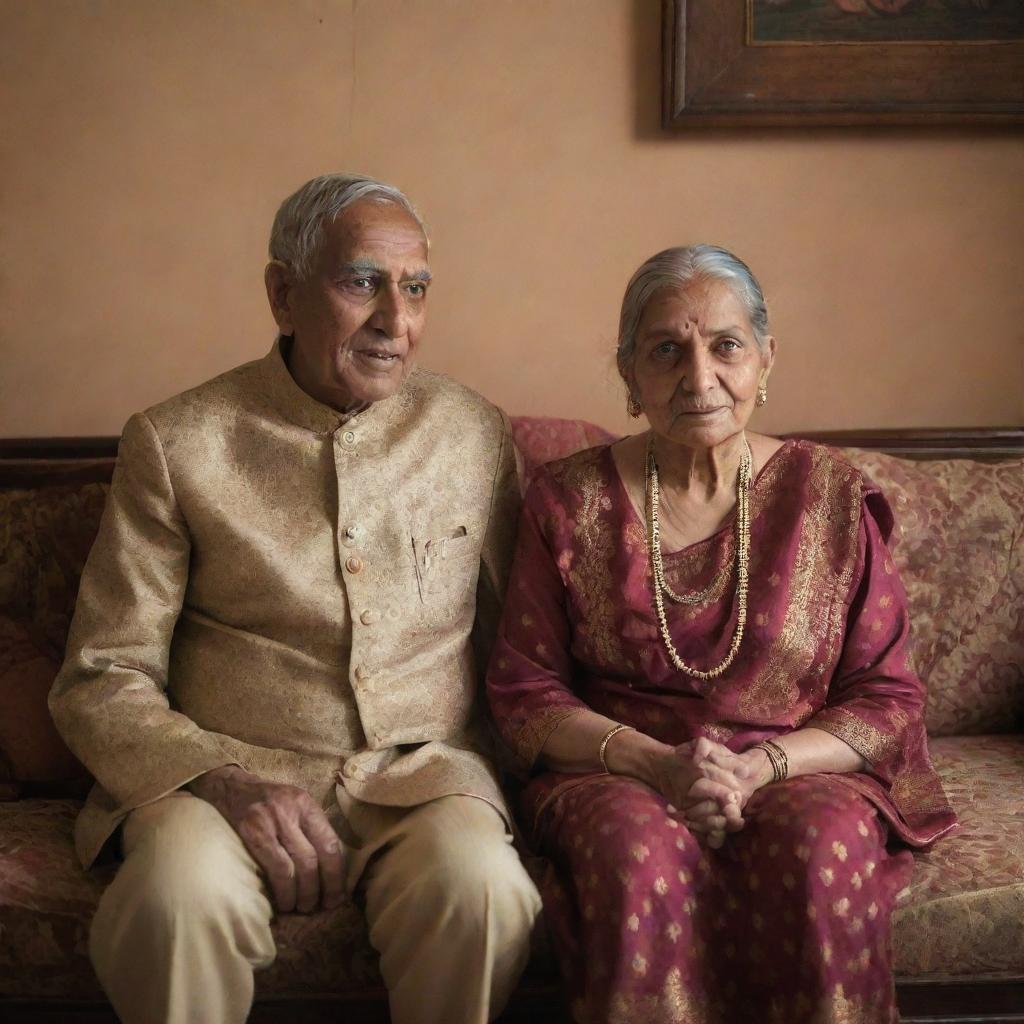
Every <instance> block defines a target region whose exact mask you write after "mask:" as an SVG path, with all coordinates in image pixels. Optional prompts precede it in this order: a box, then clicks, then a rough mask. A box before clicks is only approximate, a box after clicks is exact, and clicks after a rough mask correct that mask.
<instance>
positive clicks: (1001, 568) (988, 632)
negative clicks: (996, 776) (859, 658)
mask: <svg viewBox="0 0 1024 1024" xmlns="http://www.w3.org/2000/svg"><path fill="white" fill-rule="evenodd" d="M843 454H844V455H845V456H846V457H847V458H848V459H849V460H850V461H851V462H852V463H853V464H854V465H855V466H857V467H858V468H859V469H860V470H862V471H863V472H864V473H866V474H867V475H868V476H869V477H870V478H871V479H872V480H874V482H875V483H877V484H878V486H879V487H881V488H882V490H883V492H884V493H885V495H886V496H887V497H888V499H889V502H890V504H891V505H892V508H893V512H894V513H895V515H896V526H897V528H896V532H895V534H894V538H893V542H892V547H893V556H894V558H895V561H896V563H897V565H898V566H899V568H900V571H901V574H902V576H903V581H904V584H905V585H906V588H907V597H908V600H909V602H910V611H911V621H912V625H913V630H914V638H915V662H916V665H917V670H918V672H919V673H920V675H921V678H922V679H923V680H924V681H925V683H926V684H927V686H928V708H927V713H926V721H927V725H928V732H929V734H930V735H932V736H948V735H964V734H968V733H975V734H981V733H1001V732H1016V731H1018V730H1019V729H1020V727H1021V724H1022V722H1024V538H1022V536H1021V533H1022V519H1021V509H1022V508H1024V462H1022V461H1020V460H1013V461H1008V462H997V463H981V462H972V461H969V460H966V459H947V460H935V461H926V462H915V461H913V460H909V459H899V458H894V457H893V456H891V455H883V454H881V453H879V452H869V451H863V450H860V449H856V448H848V449H844V450H843Z"/></svg>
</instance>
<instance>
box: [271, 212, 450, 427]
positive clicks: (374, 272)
mask: <svg viewBox="0 0 1024 1024" xmlns="http://www.w3.org/2000/svg"><path fill="white" fill-rule="evenodd" d="M429 283H430V273H429V271H428V269H427V242H426V239H425V238H424V237H423V232H422V230H421V229H420V226H419V225H418V224H417V223H416V221H415V220H414V219H413V217H411V216H410V215H409V214H408V213H406V211H405V210H403V209H402V208H401V207H400V206H396V205H394V204H393V203H377V202H373V201H370V200H364V201H362V202H358V203H355V204H353V205H352V206H349V207H347V208H346V209H344V210H342V212H341V213H340V214H339V215H338V217H337V218H336V219H335V220H334V221H333V223H330V224H325V225H324V229H323V242H322V244H321V246H320V252H319V253H318V255H317V258H316V263H315V265H314V266H313V268H312V271H311V273H310V276H309V278H308V279H306V280H302V281H299V280H295V278H294V276H293V275H292V273H291V272H290V271H289V270H288V269H287V268H285V267H284V266H282V265H281V264H280V263H271V264H270V265H269V266H268V267H267V294H268V296H269V297H270V304H271V307H272V309H273V310H274V317H275V319H276V320H277V324H278V327H279V328H280V330H281V333H282V334H286V335H288V334H290V335H292V336H293V337H294V339H295V340H294V343H293V345H292V350H291V353H290V357H289V369H290V370H291V373H292V376H293V377H294V378H295V381H296V383H297V384H298V385H299V386H300V387H301V388H302V389H303V390H304V391H306V392H307V393H308V394H310V395H312V396H313V397H314V398H316V399H317V400H318V401H321V402H323V403H324V404H326V405H330V406H332V407H333V408H335V409H339V410H342V411H345V410H347V409H350V408H352V407H353V406H357V405H361V404H364V403H366V402H378V401H380V400H381V399H384V398H389V397H390V396H391V395H393V394H395V393H396V392H397V391H398V390H399V389H400V388H401V386H402V384H403V383H404V382H405V378H406V377H407V376H408V375H409V371H410V370H411V369H412V367H413V363H414V360H415V355H416V348H417V346H418V344H419V340H420V336H421V334H422V332H423V325H424V322H425V319H426V298H427V287H428V285H429Z"/></svg>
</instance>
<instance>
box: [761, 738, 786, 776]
mask: <svg viewBox="0 0 1024 1024" xmlns="http://www.w3.org/2000/svg"><path fill="white" fill-rule="evenodd" d="M754 746H755V747H756V748H757V749H758V750H763V751H764V752H765V754H766V755H767V757H768V763H769V764H770V765H771V766H772V782H783V781H784V780H785V779H787V778H789V758H788V757H787V756H786V751H785V750H784V749H783V748H782V747H781V746H779V744H778V743H775V742H774V741H773V740H762V741H761V742H760V743H755V744H754Z"/></svg>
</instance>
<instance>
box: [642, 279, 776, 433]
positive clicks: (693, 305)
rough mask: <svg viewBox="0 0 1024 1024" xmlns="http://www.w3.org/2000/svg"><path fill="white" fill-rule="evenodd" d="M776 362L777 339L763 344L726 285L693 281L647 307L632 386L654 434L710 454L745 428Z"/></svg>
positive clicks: (656, 297)
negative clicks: (757, 338)
mask: <svg viewBox="0 0 1024 1024" xmlns="http://www.w3.org/2000/svg"><path fill="white" fill-rule="evenodd" d="M774 358H775V339H774V338H770V337H769V338H766V339H765V341H764V346H763V347H761V346H759V345H758V343H757V340H756V338H755V337H754V329H753V327H752V326H751V324H750V318H749V317H748V316H747V311H746V309H745V308H744V306H743V303H742V302H740V300H739V299H738V298H737V297H736V296H735V295H734V294H733V290H732V288H731V287H729V285H728V284H726V283H725V282H723V281H717V280H713V279H711V280H702V281H694V282H692V283H691V284H689V285H687V286H686V287H684V288H666V289H664V290H662V291H660V292H656V293H655V295H654V297H653V298H652V299H651V300H650V302H648V303H647V307H646V309H645V310H644V312H643V316H642V317H641V318H640V324H639V326H638V328H637V333H636V349H635V351H634V355H633V366H632V370H631V374H630V376H631V378H632V379H631V381H630V383H631V385H632V392H633V395H634V397H635V398H637V399H638V400H639V402H640V406H641V408H642V409H643V411H644V415H646V417H647V419H648V420H649V422H650V424H651V429H652V430H654V432H655V433H656V434H660V435H661V436H663V437H665V438H666V439H667V440H670V441H673V442H675V443H676V444H683V445H686V446H687V447H690V448H705V449H706V448H713V447H715V446H717V445H719V444H722V443H723V442H725V441H728V440H729V438H731V437H734V436H735V435H736V434H737V433H739V432H740V431H741V430H743V428H744V427H745V426H746V424H747V420H749V419H750V414H751V412H753V410H754V400H755V398H756V397H757V389H758V387H759V386H760V385H761V384H763V383H764V382H766V381H767V379H768V372H769V371H770V370H771V366H772V361H773V360H774Z"/></svg>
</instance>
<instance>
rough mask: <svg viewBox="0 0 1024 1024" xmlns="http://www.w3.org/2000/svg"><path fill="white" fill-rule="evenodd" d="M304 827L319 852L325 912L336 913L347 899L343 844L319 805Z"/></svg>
mask: <svg viewBox="0 0 1024 1024" xmlns="http://www.w3.org/2000/svg"><path fill="white" fill-rule="evenodd" d="M302 827H303V830H304V831H305V833H306V836H307V838H308V839H309V841H310V843H311V844H312V846H313V849H314V850H315V851H316V856H317V864H318V868H319V873H320V899H321V901H322V903H323V906H324V907H325V909H327V910H333V909H334V908H335V907H337V906H339V905H340V904H341V902H342V900H343V899H344V898H345V865H344V859H345V858H344V851H343V848H342V843H341V840H340V839H339V838H338V834H337V832H335V831H334V829H333V828H331V824H330V822H329V821H328V820H327V816H326V815H325V814H324V812H323V811H322V810H320V808H319V807H316V806H315V805H314V807H313V810H312V811H311V812H310V813H309V814H307V815H306V817H305V818H304V819H303V823H302Z"/></svg>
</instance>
